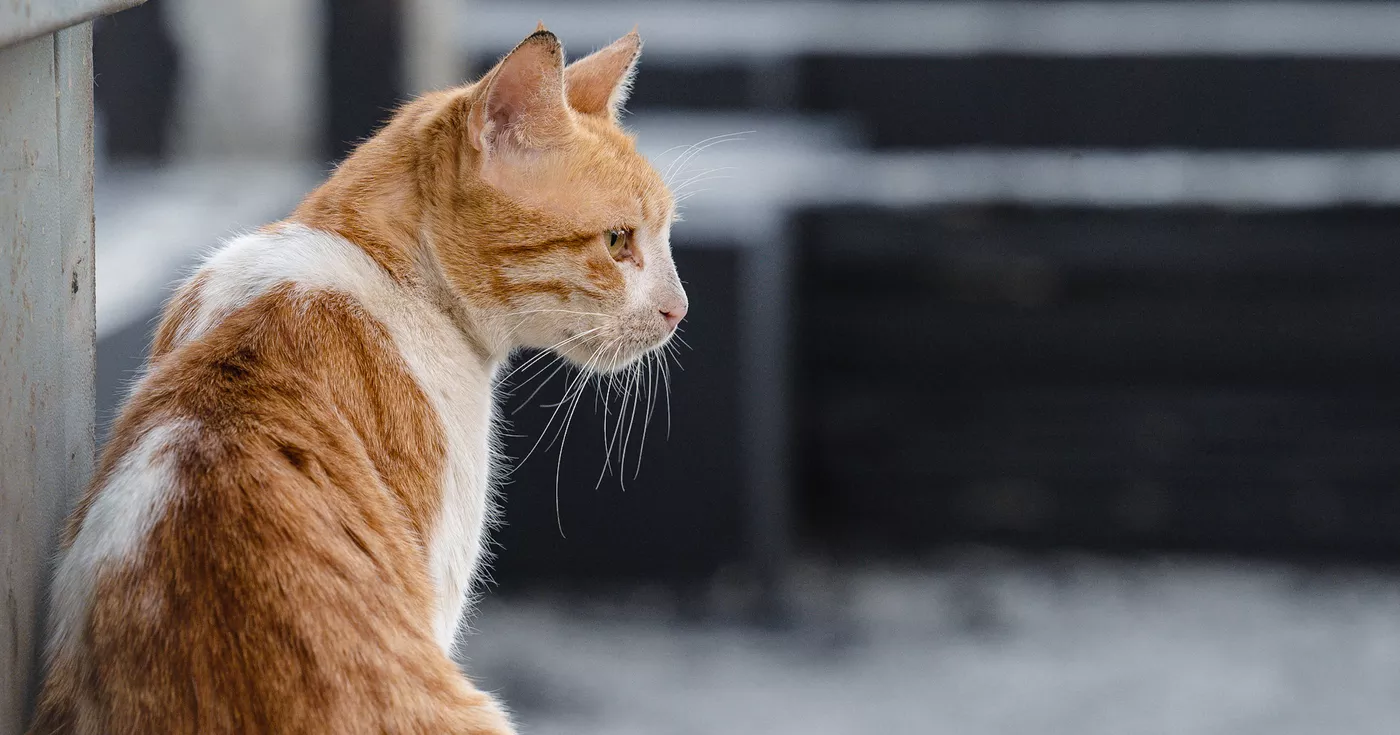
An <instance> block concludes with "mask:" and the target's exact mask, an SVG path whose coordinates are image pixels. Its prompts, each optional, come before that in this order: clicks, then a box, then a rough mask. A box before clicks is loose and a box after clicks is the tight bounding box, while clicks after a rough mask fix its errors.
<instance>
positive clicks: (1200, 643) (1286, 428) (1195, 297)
mask: <svg viewBox="0 0 1400 735" xmlns="http://www.w3.org/2000/svg"><path fill="white" fill-rule="evenodd" d="M541 19H543V20H544V22H545V23H546V24H547V25H548V26H549V28H550V29H551V30H553V31H555V32H556V33H557V34H558V35H559V36H560V37H561V38H562V39H563V41H564V42H565V44H566V46H567V48H568V51H569V54H570V56H571V57H579V56H582V55H584V54H586V53H588V52H589V51H591V50H593V49H595V48H597V47H600V46H601V45H603V44H605V43H607V42H608V41H610V40H612V39H613V38H615V37H617V36H620V35H622V34H623V33H625V32H627V31H628V30H630V29H631V28H632V27H633V25H634V24H636V25H639V26H640V30H641V33H642V35H643V37H644V39H646V42H647V46H646V50H645V52H644V54H643V60H642V64H641V71H640V75H639V76H638V78H637V82H636V87H635V91H634V93H633V96H632V98H631V103H630V104H629V109H630V114H629V115H628V116H627V118H626V121H625V123H626V125H627V126H628V127H630V128H632V129H633V130H634V131H636V132H637V133H638V136H639V144H640V146H641V148H642V150H643V151H644V152H646V153H647V154H648V155H649V156H651V157H652V159H653V160H654V161H655V162H656V164H657V166H658V168H660V169H662V170H668V167H669V170H670V172H671V173H673V174H675V179H674V180H676V181H678V182H682V183H679V184H678V185H677V186H678V188H680V189H684V196H685V197H686V201H685V208H684V217H685V221H684V222H683V223H682V224H680V225H678V226H677V227H676V229H675V232H674V242H673V244H674V247H675V250H676V261H677V263H678V266H679V268H680V271H681V275H682V278H683V279H685V280H686V281H687V284H688V285H687V288H688V290H689V293H690V296H691V299H692V304H691V316H690V317H689V318H688V319H687V320H686V323H685V324H684V325H683V327H684V328H685V332H684V334H683V336H684V338H685V341H686V343H687V344H688V348H684V349H682V351H681V354H680V355H679V366H678V365H676V364H674V363H673V365H672V370H671V381H670V382H671V390H670V398H669V414H668V413H667V404H666V403H665V401H664V400H663V399H662V398H661V397H660V395H659V393H658V394H657V395H655V396H653V397H654V399H655V413H654V414H652V416H651V421H650V422H649V424H648V423H647V422H646V421H645V417H646V415H647V403H646V402H645V401H641V402H637V401H634V402H632V403H631V404H627V403H621V402H620V400H619V398H618V397H617V396H616V395H611V396H608V395H604V396H599V397H598V398H597V399H596V400H592V401H590V400H589V399H585V401H584V402H583V403H582V404H581V406H582V407H581V408H580V410H579V411H578V413H577V415H575V417H574V420H573V423H572V426H571V427H570V430H569V433H568V435H567V436H568V441H567V443H564V444H563V445H562V447H561V443H560V441H554V442H553V443H550V437H552V436H554V435H555V433H556V432H557V431H558V429H559V427H560V425H561V423H562V421H561V417H560V416H558V415H557V413H556V406H555V405H554V404H555V402H556V401H558V400H559V397H560V396H561V395H562V394H563V393H564V390H565V381H566V380H568V379H571V377H572V376H569V375H566V374H565V373H559V374H554V375H552V376H549V375H547V374H544V373H538V372H534V371H533V370H525V371H521V373H519V374H517V375H513V376H512V377H511V379H510V380H509V381H507V385H506V386H503V392H504V391H511V392H512V396H511V397H510V398H509V399H508V400H507V409H506V411H507V412H508V413H510V414H511V416H512V419H513V421H514V427H515V428H514V433H515V434H516V436H513V437H512V438H511V440H510V442H509V448H508V449H509V454H510V455H511V456H513V457H517V458H518V457H523V456H525V455H526V454H527V453H529V451H530V449H531V447H532V446H533V445H534V444H535V442H536V440H537V439H538V438H539V437H541V436H544V437H545V439H544V441H543V442H541V444H540V446H539V448H538V449H537V450H536V451H535V452H534V454H533V456H531V457H530V459H529V461H528V462H525V463H524V464H523V465H522V466H520V467H519V468H518V469H517V470H516V471H515V472H514V473H513V475H512V476H511V478H510V482H509V484H508V485H506V486H505V489H504V496H503V497H504V504H505V518H506V521H507V524H508V525H507V526H506V527H505V528H504V529H502V530H501V531H500V532H499V533H498V534H497V535H496V541H497V542H498V544H497V549H496V553H497V558H496V561H495V564H494V568H493V576H494V583H493V584H492V585H490V586H488V587H487V589H486V593H485V595H484V599H483V601H482V603H481V605H480V612H479V614H478V615H477V616H476V617H475V618H474V619H473V620H472V621H471V626H472V628H473V629H474V630H475V631H476V632H477V634H476V635H470V636H468V637H466V639H465V641H466V645H465V646H464V648H463V650H464V653H465V657H464V665H465V666H466V668H467V669H468V670H469V671H470V672H471V673H472V675H473V676H475V677H476V678H477V679H479V680H480V681H481V682H482V684H483V686H484V687H486V688H489V689H492V690H496V691H499V692H500V693H501V694H502V695H503V697H504V698H505V699H506V701H507V702H508V703H509V704H510V706H511V707H512V708H513V709H514V711H515V712H516V714H517V716H518V719H519V720H520V722H521V723H523V727H524V729H523V731H524V732H528V733H538V734H541V735H543V734H547V733H600V734H601V733H609V734H611V735H625V734H628V733H649V734H652V733H676V734H689V733H696V734H701V733H749V732H752V733H769V734H772V735H783V734H785V733H802V734H803V735H814V734H817V733H833V734H835V733H843V734H844V733H890V734H897V733H959V734H968V735H972V734H980V733H1035V734H1036V735H1045V734H1048V733H1066V734H1074V735H1085V734H1093V733H1103V734H1105V735H1108V734H1110V733H1111V734H1113V735H1119V734H1121V733H1125V732H1131V733H1163V734H1166V733H1172V734H1179V733H1222V734H1223V733H1270V735H1288V734H1290V733H1393V732H1397V731H1400V576H1397V568H1396V566H1395V561H1396V560H1397V559H1400V382H1397V380H1396V375H1397V370H1400V295H1397V294H1396V288H1395V284H1396V283H1397V282H1400V5H1397V4H1394V3H1380V2H1374V3H1370V2H1363V3H1357V2H1331V1H1328V0H1314V1H1311V2H1243V1H1238V2H1237V1H1233V0H1196V1H1184V2H1165V1H1162V2H1158V1H1153V0H1143V1H1140V2H1055V1H1052V0H1044V1H1030V0H1027V1H1019V2H1013V1H1004V2H1003V1H997V0H984V1H975V0H974V1H971V2H938V1H928V2H918V1H913V0H900V1H893V0H864V1H854V0H849V1H844V2H843V1H841V0H818V1H813V2H804V1H801V0H750V1H747V2H739V1H738V0H696V1H690V2H683V1H682V0H648V1H647V2H641V1H640V0H630V1H629V0H609V1H607V2H585V1H584V0H567V1H566V0H521V1H511V0H496V1H487V0H244V1H243V2H238V3H229V2H224V1H223V0H149V2H147V3H146V4H145V5H142V6H140V7H138V8H136V9H133V10H131V11H128V12H125V13H121V14H118V15H116V16H112V17H109V18H104V19H102V20H100V21H99V22H98V25H97V27H96V31H95V33H96V36H95V56H96V62H95V63H96V74H97V75H96V83H97V88H96V95H97V104H98V117H99V130H98V151H99V153H98V155H99V162H98V166H99V176H98V181H97V194H96V197H97V199H96V207H97V251H98V252H97V257H98V262H97V265H98V272H97V289H98V291H97V300H98V315H97V318H98V330H99V343H98V366H99V375H98V389H99V393H98V396H99V425H100V426H101V425H104V424H105V423H107V422H108V421H110V419H111V418H112V416H113V415H114V413H115V411H116V408H117V406H118V405H119V401H120V400H121V396H122V394H123V392H124V391H125V389H126V387H127V385H128V384H129V382H130V380H131V378H132V376H133V375H134V374H135V372H136V371H137V370H138V369H139V368H140V365H141V361H142V359H143V357H144V354H145V350H146V345H147V342H148V339H149V335H150V332H151V329H152V328H153V325H154V323H153V319H154V318H155V315H156V313H157V310H158V308H159V306H160V303H161V301H162V300H163V299H164V298H165V297H166V296H167V295H168V294H169V292H170V287H171V284H172V283H174V282H176V281H177V280H178V279H179V278H180V277H181V276H182V275H183V274H185V273H187V272H188V270H189V268H190V267H191V266H192V265H193V264H194V263H196V262H197V261H198V259H199V257H200V256H201V254H203V253H205V252H207V251H208V250H209V249H210V248H212V247H214V246H215V245H216V244H217V243H218V241H219V239H220V238H221V237H225V236H227V235H229V234H232V233H235V232H238V231H239V230H240V229H245V228H251V227H255V226H257V225H259V224H262V223H264V222H266V221H270V220H273V219H276V218H279V217H281V216H283V215H285V214H286V213H287V212H289V211H290V209H291V208H292V207H293V206H294V205H295V203H296V202H297V201H298V199H299V198H300V196H301V195H302V194H304V193H305V192H306V191H307V190H309V189H310V188H312V187H313V186H315V184H316V183H317V181H318V180H320V179H321V178H322V177H324V175H325V174H326V172H327V171H328V170H329V167H330V166H332V165H333V164H334V162H335V161H337V160H338V159H339V158H341V157H342V156H344V155H345V153H346V152H347V151H348V150H350V149H351V148H352V147H353V145H354V143H355V142H356V141H358V140H360V139H362V138H364V137H365V136H367V135H369V134H371V133H372V132H373V131H374V130H375V129H376V127H377V126H378V125H379V124H380V123H381V122H382V121H383V120H384V119H385V118H386V117H387V115H388V114H389V113H390V110H391V109H392V108H393V106H394V105H395V104H396V103H397V102H399V101H401V100H403V99H405V98H407V97H409V96H411V95H412V94H413V93H415V92H417V91H421V90H424V89H429V88H435V87H441V86H447V85H451V84H455V83H459V82H461V81H464V80H467V79H470V78H472V77H473V76H474V75H476V74H478V73H480V72H482V71H484V70H485V69H487V68H489V66H490V65H491V64H492V63H493V62H494V60H495V59H496V58H498V57H499V56H500V55H501V54H502V53H504V52H505V51H507V50H509V48H510V47H511V46H512V45H513V44H514V43H516V42H517V41H518V40H519V39H521V38H522V37H524V36H525V35H527V34H528V33H529V32H530V31H531V30H532V29H533V28H534V26H535V23H536V21H538V20H541ZM590 402H591V403H592V404H593V405H592V406H590V405H589V404H590ZM590 409H591V410H590ZM620 412H630V413H627V415H628V416H629V417H630V416H631V415H636V418H635V420H632V421H629V422H628V425H630V426H631V427H632V429H631V431H630V432H629V433H628V436H629V437H630V438H628V439H623V440H622V443H619V441H618V440H616V439H613V438H612V437H614V436H617V435H616V434H614V433H612V432H615V431H616V427H617V426H618V418H619V415H620ZM101 431H102V429H99V432H101ZM624 444H625V446H626V447H627V449H626V456H625V457H619V456H618V455H619V454H620V453H621V452H620V451H619V450H620V449H621V446H623V445H624ZM609 445H611V447H612V452H611V455H609V452H608V447H609ZM643 447H644V448H645V453H644V455H643V453H642V449H643ZM556 478H557V479H556Z"/></svg>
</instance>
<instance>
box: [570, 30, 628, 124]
mask: <svg viewBox="0 0 1400 735" xmlns="http://www.w3.org/2000/svg"><path fill="white" fill-rule="evenodd" d="M641 55H642V37H641V36H639V35H637V31H636V30H633V31H632V32H631V33H629V34H627V35H625V36H623V37H622V38H619V39H617V40H616V41H613V42H612V43H611V44H609V45H607V46H605V47H603V48H601V49H599V50H597V51H595V52H593V53H592V54H590V55H588V56H585V57H583V58H582V59H579V60H578V61H575V62H574V63H572V64H569V68H568V69H566V70H565V71H564V89H565V90H567V92H568V95H569V106H570V107H572V108H574V109H575V110H578V111H579V112H582V113H585V114H588V115H602V116H606V117H609V118H611V119H613V120H616V119H617V116H618V113H619V112H621V110H622V106H623V105H624V104H626V103H627V93H628V92H630V91H631V90H632V75H633V74H634V73H635V72H636V70H637V59H638V58H640V57H641Z"/></svg>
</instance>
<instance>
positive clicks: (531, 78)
mask: <svg viewBox="0 0 1400 735" xmlns="http://www.w3.org/2000/svg"><path fill="white" fill-rule="evenodd" d="M481 84H482V86H483V90H482V92H481V93H480V94H478V95H477V97H476V99H475V100H474V101H473V103H472V107H471V112H470V114H469V116H468V118H467V137H468V139H469V141H470V143H471V145H472V147H474V148H476V149H477V150H478V151H481V152H482V153H485V154H487V155H490V154H492V153H495V152H497V151H499V150H501V149H502V148H506V147H509V148H516V149H522V150H523V149H530V148H537V147H543V146H547V145H548V144H549V143H550V142H551V141H554V140H560V139H562V138H563V136H565V135H567V132H568V130H569V126H570V119H569V111H568V109H567V107H568V103H567V102H566V101H565V97H564V48H563V46H562V45H560V43H559V39H558V38H556V37H555V35H554V34H553V33H550V32H549V31H544V30H541V31H536V32H534V33H532V34H530V36H529V37H528V38H526V39H525V40H524V41H521V42H520V45H519V46H516V47H515V49H514V50H513V51H511V52H510V53H509V54H506V57H505V58H504V59H501V61H500V63H499V64H496V67H495V68H494V69H492V70H491V71H490V72H488V73H487V75H486V76H485V77H484V78H483V81H482V82H481Z"/></svg>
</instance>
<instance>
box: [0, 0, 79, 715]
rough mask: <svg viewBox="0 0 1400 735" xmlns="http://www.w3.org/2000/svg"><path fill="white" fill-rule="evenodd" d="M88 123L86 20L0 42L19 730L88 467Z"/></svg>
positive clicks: (8, 561) (0, 673) (10, 690)
mask: <svg viewBox="0 0 1400 735" xmlns="http://www.w3.org/2000/svg"><path fill="white" fill-rule="evenodd" d="M0 7H4V8H9V7H10V5H7V4H5V3H4V1H3V0H0ZM3 17H4V16H3V15H2V14H0V18H3ZM92 124H93V108H92V26H91V24H89V23H84V24H82V25H79V26H77V27H74V28H69V29H66V30H63V31H59V32H58V33H55V34H52V35H48V36H42V37H40V38H36V39H33V40H30V41H26V42H24V43H21V44H18V45H15V46H12V47H9V48H5V49H0V597H2V598H3V599H0V735H18V733H21V732H23V726H24V722H25V719H26V718H27V717H28V713H29V706H30V703H31V702H32V700H33V694H34V688H35V684H36V677H37V670H38V663H39V652H40V649H41V641H42V634H43V628H44V624H43V618H44V612H45V606H44V599H45V590H46V589H47V587H48V579H49V574H50V571H51V568H52V566H51V565H52V561H53V559H54V555H55V551H56V546H57V539H58V529H59V527H60V524H61V522H62V516H63V514H64V512H65V511H66V510H67V508H68V506H69V503H70V502H71V501H72V498H73V497H74V494H75V493H76V492H77V491H78V490H79V489H80V488H81V487H82V486H83V484H84V483H85V482H86V481H87V479H88V477H89V475H90V473H91V470H92V453H93V414H92V402H93V374H92V371H93V360H94V343H93V339H94V334H95V315H94V312H93V303H94V302H93V266H92V264H93V242H92V233H93V228H92V173H93V159H92V156H93V151H92Z"/></svg>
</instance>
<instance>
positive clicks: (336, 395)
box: [34, 226, 457, 733]
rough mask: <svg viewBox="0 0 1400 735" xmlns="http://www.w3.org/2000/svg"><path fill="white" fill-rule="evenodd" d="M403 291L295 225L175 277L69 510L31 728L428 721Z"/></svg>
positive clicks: (428, 411) (434, 458) (422, 514)
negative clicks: (399, 336)
mask: <svg viewBox="0 0 1400 735" xmlns="http://www.w3.org/2000/svg"><path fill="white" fill-rule="evenodd" d="M414 308H415V307H414V305H413V304H412V303H409V302H407V301H405V299H404V297H403V296H402V294H400V293H397V292H396V290H395V288H394V284H393V282H392V281H391V280H390V279H389V278H388V276H387V274H385V273H384V272H383V271H382V269H379V268H378V267H377V265H376V264H375V263H374V262H373V261H372V260H371V259H370V258H369V257H368V256H367V255H366V254H365V253H364V252H363V251H361V250H359V249H358V248H355V247H353V246H352V245H350V244H349V243H348V242H346V241H344V240H343V239H340V238H337V237H334V236H331V235H326V234H324V233H318V232H315V231H312V230H308V229H306V228H301V227H296V226H283V227H279V228H277V229H274V230H269V231H266V232H261V233H256V234H252V235H248V236H244V237H242V238H239V239H237V240H234V241H232V242H231V243H229V244H228V245H226V246H225V247H224V248H223V249H222V250H220V251H219V252H218V253H216V254H215V255H214V256H213V257H212V258H211V259H210V260H209V262H208V263H207V264H206V265H205V266H204V267H203V268H201V269H200V270H199V271H198V272H197V273H196V274H195V276H194V277H192V278H191V279H190V281H189V282H188V283H186V284H185V286H184V287H182V289H181V290H180V292H179V293H178V294H177V296H176V297H175V298H174V299H173V300H172V301H171V303H170V304H169V305H168V306H167V309H166V313H165V316H164V318H163V320H162V324H161V326H160V327H159V329H158V331H157V336H156V340H155V343H154V346H153V350H152V358H151V361H150V364H149V367H148V370H147V373H146V374H145V375H144V376H143V377H142V379H141V380H140V381H139V383H138V384H137V386H136V387H135V389H134V392H133V394H132V397H131V399H130V401H129V402H128V404H127V406H126V408H125V410H124V411H123V413H122V416H121V417H120V418H119V419H118V421H117V423H116V425H115V426H114V430H113V434H112V439H111V441H110V442H109V444H108V446H107V448H106V450H105V452H104V456H103V459H102V463H101V466H100V468H99V471H98V475H97V477H96V479H95V481H94V483H93V485H92V486H91V488H90V489H89V491H88V492H87V493H86V494H85V496H84V497H83V499H82V500H81V501H80V503H79V507H78V509H77V510H76V511H75V513H74V515H73V517H72V518H71V520H70V526H69V533H68V539H67V549H66V551H65V552H64V555H63V557H62V559H61V562H60V568H59V572H58V575H57V579H56V583H55V587H54V599H53V615H52V621H53V635H52V640H51V642H50V673H49V676H48V679H47V681H46V683H45V687H44V691H43V693H42V695H41V699H40V705H39V714H38V718H37V720H36V725H35V728H34V731H35V732H36V733H47V732H81V733H97V732H136V731H140V732H235V731H236V732H358V731H365V730H375V729H377V728H378V727H379V726H384V725H385V722H384V719H383V718H385V717H393V718H397V719H396V722H397V723H398V724H399V725H401V726H404V727H407V728H408V729H410V730H412V729H418V728H419V727H427V728H428V729H432V728H431V727H430V726H429V725H428V723H430V722H432V721H433V720H432V718H434V717H441V716H442V715H441V712H442V708H441V707H440V706H435V705H434V703H433V702H431V701H430V700H429V695H428V694H427V693H426V692H433V691H439V690H441V689H442V688H443V687H448V688H449V689H450V688H451V687H452V686H454V683H453V680H454V679H455V678H457V674H456V671H455V669H453V668H452V667H451V663H450V661H448V660H447V659H446V657H445V656H444V655H443V654H442V652H441V650H440V648H439V647H438V646H436V645H435V640H434V632H433V631H432V630H431V626H430V625H428V624H426V623H425V621H429V620H431V618H432V614H431V609H432V606H433V604H434V603H433V591H432V584H431V580H430V579H429V575H428V573H427V568H428V565H427V563H426V561H425V558H424V557H425V553H426V552H425V549H424V537H425V534H426V527H427V525H428V524H429V523H430V522H431V518H430V515H431V508H430V507H428V505H427V504H425V503H424V502H417V501H422V500H423V498H422V497H416V496H425V495H426V494H428V493H430V492H431V488H432V487H433V485H434V484H435V482H436V480H437V478H436V477H433V476H432V475H433V473H434V471H435V468H439V467H440V466H441V464H442V455H443V454H444V452H445V447H444V442H443V437H442V432H441V430H440V426H439V417H438V416H437V415H436V413H435V412H434V410H433V408H432V406H431V405H430V403H429V401H428V399H427V398H426V396H425V394H424V391H423V389H422V386H421V385H420V382H419V381H418V380H417V379H416V377H415V375H414V374H413V371H412V369H411V366H410V365H409V364H408V362H407V361H406V360H405V356H404V354H403V349H402V348H401V346H400V345H398V344H397V343H396V341H395V339H394V335H393V334H392V333H391V330H392V328H393V325H386V323H385V321H386V319H385V318H384V317H383V316H382V315H383V314H385V313H389V314H390V315H392V314H398V313H402V312H405V311H408V312H411V311H412V310H413V309H414ZM392 318H395V317H392V316H391V317H390V319H392ZM414 689H418V690H421V691H422V692H425V693H423V694H418V695H415V694H414V693H413V690H414ZM415 696H417V697H419V698H420V699H422V703H421V704H422V707H421V708H420V709H415V707H414V697H415ZM415 712H418V715H415V714H414V713H415ZM419 715H421V716H422V717H425V718H429V719H427V720H424V721H422V722H419V721H417V720H415V719H414V718H415V717H416V716H419ZM391 729H392V728H391Z"/></svg>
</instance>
